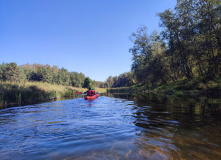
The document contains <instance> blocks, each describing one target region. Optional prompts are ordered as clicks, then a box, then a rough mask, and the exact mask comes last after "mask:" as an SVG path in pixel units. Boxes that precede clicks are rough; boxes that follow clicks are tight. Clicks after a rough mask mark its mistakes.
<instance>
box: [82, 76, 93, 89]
mask: <svg viewBox="0 0 221 160" xmlns="http://www.w3.org/2000/svg"><path fill="white" fill-rule="evenodd" d="M83 88H93V83H92V80H91V79H90V78H89V77H86V78H85V80H84V85H83Z"/></svg>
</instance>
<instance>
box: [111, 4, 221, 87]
mask: <svg viewBox="0 0 221 160" xmlns="http://www.w3.org/2000/svg"><path fill="white" fill-rule="evenodd" d="M158 16H159V17H160V19H161V24H160V26H161V27H163V31H162V32H161V34H160V35H159V34H158V33H157V32H156V31H154V32H153V33H152V34H151V35H148V34H147V28H146V27H145V26H141V27H140V28H138V30H137V32H135V33H132V35H131V37H130V40H131V41H132V42H133V47H132V48H130V52H131V53H132V55H133V57H132V60H133V64H132V71H133V73H134V76H135V77H136V78H135V79H136V80H137V82H136V83H137V84H138V83H139V84H143V85H147V84H148V85H151V86H152V87H153V88H156V86H161V85H164V86H165V85H166V84H169V83H171V82H173V83H174V84H176V85H177V87H175V88H176V89H181V90H191V89H203V88H217V87H218V84H219V83H217V82H215V79H216V78H219V77H220V72H221V67H220V66H221V21H220V17H221V2H220V0H206V1H205V0H178V1H177V5H176V7H175V9H174V10H170V9H168V10H165V11H164V12H162V13H158ZM112 79H113V81H114V82H117V83H113V85H112V86H114V87H119V86H126V85H125V83H126V82H123V84H124V85H121V84H119V83H122V82H121V81H119V80H118V79H119V77H113V78H112ZM110 80H111V79H110V78H109V79H108V81H107V82H108V84H109V85H110V84H111V83H110ZM208 81H210V82H208ZM200 82H201V83H200ZM207 82H208V83H207Z"/></svg>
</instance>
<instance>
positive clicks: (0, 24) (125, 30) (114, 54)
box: [0, 0, 176, 81]
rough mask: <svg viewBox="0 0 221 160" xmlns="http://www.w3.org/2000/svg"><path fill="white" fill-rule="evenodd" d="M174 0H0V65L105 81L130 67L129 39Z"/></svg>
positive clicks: (152, 26)
mask: <svg viewBox="0 0 221 160" xmlns="http://www.w3.org/2000/svg"><path fill="white" fill-rule="evenodd" d="M175 4H176V0H0V64H1V63H3V62H5V63H10V62H16V63H17V64H18V65H22V64H26V63H29V64H33V63H40V64H44V65H45V64H49V65H51V66H53V65H57V66H58V67H59V68H61V67H64V68H65V69H67V70H68V71H76V72H82V73H84V74H85V76H89V77H90V78H91V79H93V80H97V81H105V80H106V79H107V78H108V76H116V75H119V74H121V73H124V72H128V71H130V69H131V64H132V60H131V58H132V55H131V53H129V49H130V48H131V47H132V46H133V44H132V43H131V42H130V40H129V37H130V35H131V34H132V33H133V32H136V30H137V29H138V27H140V26H141V25H145V26H147V28H148V32H149V34H150V33H151V32H152V31H153V30H158V31H159V30H160V28H159V22H160V20H159V17H157V16H156V13H158V12H163V11H164V10H166V9H169V8H171V9H173V8H174V6H175Z"/></svg>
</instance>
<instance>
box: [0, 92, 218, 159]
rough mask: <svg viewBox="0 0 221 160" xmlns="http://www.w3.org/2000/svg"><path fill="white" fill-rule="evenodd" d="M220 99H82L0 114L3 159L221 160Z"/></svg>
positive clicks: (24, 107)
mask: <svg viewBox="0 0 221 160" xmlns="http://www.w3.org/2000/svg"><path fill="white" fill-rule="evenodd" d="M220 117H221V104H220V100H219V99H215V100H214V99H205V98H204V99H203V98H202V99H200V98H199V97H198V98H188V97H186V98H182V99H180V98H177V97H175V98H174V97H173V98H170V97H166V96H165V97H162V96H157V95H150V96H138V97H133V96H129V95H112V97H108V96H100V97H99V98H97V99H95V100H91V101H87V100H84V99H83V98H82V97H79V98H76V99H70V100H64V101H55V102H49V103H42V104H36V105H27V106H19V107H10V108H5V109H2V110H0V159H1V160H8V159H13V160H23V159H32V160H39V159H47V160H60V159H61V160H62V159H65V160H72V159H84V160H85V159H110V160H112V159H120V160H121V159H122V160H124V159H212V160H216V159H217V160H219V159H221V118H220Z"/></svg>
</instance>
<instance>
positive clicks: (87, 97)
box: [84, 94, 98, 100]
mask: <svg viewBox="0 0 221 160" xmlns="http://www.w3.org/2000/svg"><path fill="white" fill-rule="evenodd" d="M97 97H98V94H95V95H93V96H84V99H88V100H91V99H95V98H97Z"/></svg>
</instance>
